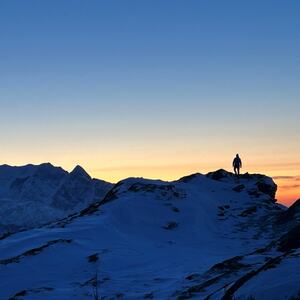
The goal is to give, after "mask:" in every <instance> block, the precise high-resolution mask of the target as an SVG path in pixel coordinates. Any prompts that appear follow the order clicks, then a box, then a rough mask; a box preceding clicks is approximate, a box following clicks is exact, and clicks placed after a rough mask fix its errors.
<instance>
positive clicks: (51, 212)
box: [0, 163, 113, 236]
mask: <svg viewBox="0 0 300 300" xmlns="http://www.w3.org/2000/svg"><path fill="white" fill-rule="evenodd" d="M112 186H113V185H112V184H111V183H108V182H105V181H102V180H98V179H92V178H91V177H90V176H89V175H88V174H87V173H86V172H85V170H84V169H83V168H81V167H80V166H77V167H76V168H75V169H74V170H73V171H72V172H71V173H68V172H67V171H65V170H63V169H62V168H59V167H54V166H53V165H51V164H50V163H46V164H41V165H37V166H35V165H26V166H23V167H11V166H8V165H3V166H0V236H1V233H7V232H12V231H17V230H20V229H24V228H32V227H35V226H39V225H43V224H46V223H48V222H52V221H54V220H58V219H60V218H63V217H66V216H67V215H69V214H71V213H74V212H78V211H80V210H82V209H83V208H85V207H86V206H88V205H89V204H91V203H93V202H95V201H98V200H101V199H102V198H103V197H104V195H105V194H106V193H107V192H108V190H110V189H111V187H112Z"/></svg>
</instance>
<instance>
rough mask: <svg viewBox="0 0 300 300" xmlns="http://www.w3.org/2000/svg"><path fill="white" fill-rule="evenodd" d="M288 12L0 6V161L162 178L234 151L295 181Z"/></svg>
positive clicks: (297, 88) (291, 20)
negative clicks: (81, 167)
mask: <svg viewBox="0 0 300 300" xmlns="http://www.w3.org/2000/svg"><path fill="white" fill-rule="evenodd" d="M299 16H300V2H299V1H296V0H295V1H289V0H287V1H283V0H282V1H276V0H273V1H264V0H260V1H254V0H253V1H221V0H220V1H211V0H206V1H201V0H188V1H184V0H181V1H178V0H159V1H157V0H136V1H124V0H119V1H114V0H110V1H108V0H107V1H101V0H99V1H83V0H82V1H75V0H72V1H65V0H49V1H46V0H43V1H38V0H37V1H32V0H26V1H21V0H19V1H15V0H6V1H2V0H1V1H0V37H1V40H0V102H1V119H0V126H1V131H0V138H1V141H2V146H1V149H0V155H1V160H2V162H3V163H10V164H23V163H26V162H33V163H38V162H42V161H45V160H46V161H49V160H50V161H51V162H53V163H56V164H60V165H63V166H64V167H66V168H67V169H68V168H71V166H72V165H73V164H76V163H77V162H79V163H81V164H83V166H85V167H86V168H87V169H88V170H89V171H90V172H91V173H94V174H95V175H97V176H98V177H105V178H106V179H109V178H114V179H119V177H120V178H121V177H122V176H125V175H141V176H144V175H145V176H147V175H149V176H152V177H153V176H155V175H154V172H156V173H155V174H157V177H166V178H170V177H172V176H171V175H170V174H171V173H172V174H173V173H174V169H172V166H174V168H175V167H176V166H178V165H180V166H186V167H185V168H184V167H182V168H183V169H182V172H183V171H184V172H185V171H189V170H190V169H192V168H190V166H193V165H194V166H196V167H197V168H198V169H200V170H199V171H201V168H203V169H205V170H206V169H209V168H210V167H211V168H214V167H215V166H216V165H217V164H218V165H220V166H221V167H230V162H231V156H232V155H233V154H235V152H241V155H243V157H245V159H247V161H248V162H249V163H248V168H249V170H250V171H251V170H262V169H265V170H266V172H267V173H268V172H269V173H270V174H274V175H285V174H293V175H295V174H297V172H298V169H299V167H300V154H299V149H300V140H299V128H300V126H299V125H300V119H299V111H300V99H299V95H300V84H299V82H300V17H299ZM227 163H228V165H226V164H227ZM150 165H152V166H154V167H155V168H156V169H155V170H154V171H153V170H152V171H151V172H150V171H149V168H150V167H149V166H150ZM287 165H288V166H289V167H286V168H285V167H284V166H287ZM170 166H171V167H170ZM291 166H292V167H291ZM110 167H111V168H112V169H111V170H110ZM143 167H144V169H143ZM135 168H136V169H135ZM120 170H123V171H122V172H121V171H120ZM170 170H172V171H170ZM191 171H193V170H191ZM175 173H176V172H175ZM298 173H300V172H298ZM176 175H177V173H176V174H174V176H176Z"/></svg>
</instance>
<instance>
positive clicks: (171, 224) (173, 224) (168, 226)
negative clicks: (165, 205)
mask: <svg viewBox="0 0 300 300" xmlns="http://www.w3.org/2000/svg"><path fill="white" fill-rule="evenodd" d="M177 227H178V223H177V222H174V221H171V222H168V223H167V224H166V225H164V226H163V228H164V229H167V230H171V229H175V228H177Z"/></svg>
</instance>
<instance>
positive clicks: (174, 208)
mask: <svg viewBox="0 0 300 300" xmlns="http://www.w3.org/2000/svg"><path fill="white" fill-rule="evenodd" d="M172 210H173V211H174V212H177V213H178V212H180V210H179V208H177V207H172Z"/></svg>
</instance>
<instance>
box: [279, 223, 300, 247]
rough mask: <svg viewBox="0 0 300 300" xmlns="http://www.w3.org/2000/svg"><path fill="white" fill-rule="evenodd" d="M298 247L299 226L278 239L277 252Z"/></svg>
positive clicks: (299, 242)
mask: <svg viewBox="0 0 300 300" xmlns="http://www.w3.org/2000/svg"><path fill="white" fill-rule="evenodd" d="M299 247H300V224H299V225H297V226H296V227H294V228H293V229H291V230H290V231H289V232H288V233H286V234H285V235H283V236H282V237H281V238H280V239H279V244H278V250H279V251H282V252H286V251H290V250H293V249H297V248H299Z"/></svg>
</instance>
